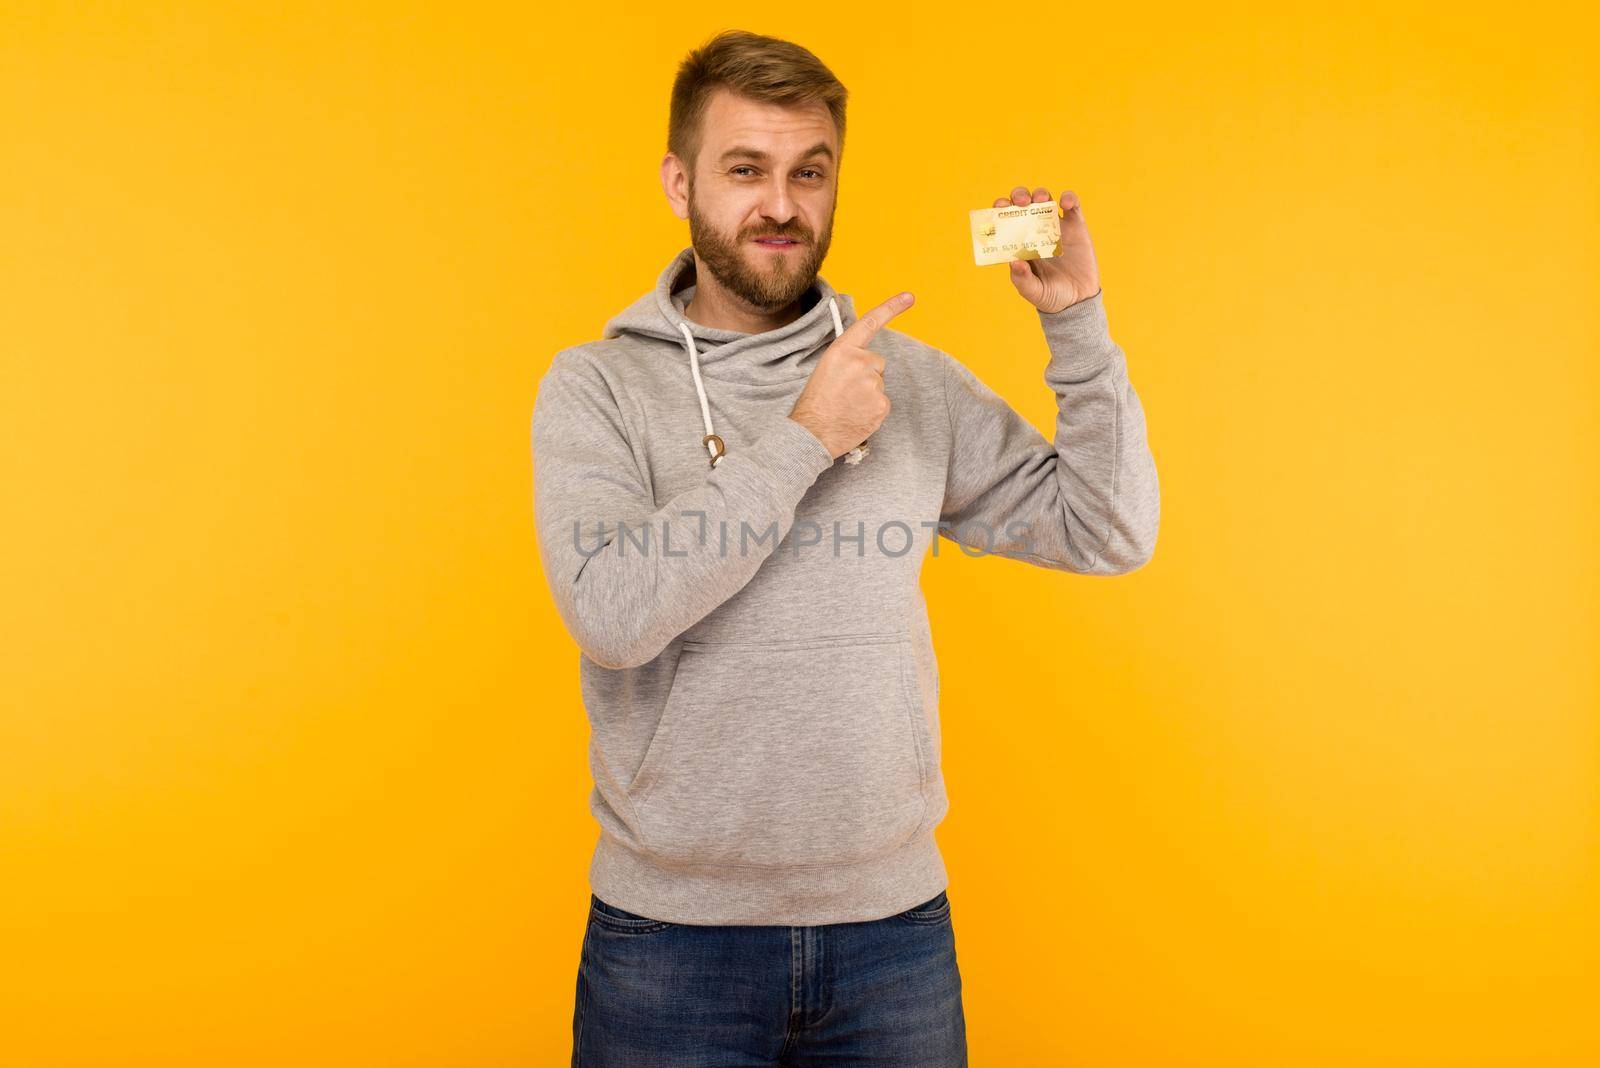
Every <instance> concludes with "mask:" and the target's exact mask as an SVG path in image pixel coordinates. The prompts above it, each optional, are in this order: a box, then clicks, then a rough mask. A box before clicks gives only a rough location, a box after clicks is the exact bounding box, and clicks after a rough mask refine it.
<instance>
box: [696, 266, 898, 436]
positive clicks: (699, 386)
mask: <svg viewBox="0 0 1600 1068" xmlns="http://www.w3.org/2000/svg"><path fill="white" fill-rule="evenodd" d="M828 310H829V311H830V312H832V313H833V336H834V337H839V336H840V335H841V334H843V333H844V320H843V319H841V318H840V317H839V305H838V303H837V302H835V301H834V299H833V298H832V297H829V298H828ZM678 329H679V330H682V331H683V340H684V341H685V342H686V343H687V344H688V346H689V370H690V372H691V373H693V375H694V390H695V392H696V393H698V394H699V395H700V417H701V418H702V419H704V420H705V424H706V436H705V437H704V438H702V439H701V441H702V442H704V444H705V447H706V451H708V452H709V453H710V454H711V466H712V467H716V466H717V465H718V464H719V463H721V462H722V457H723V454H724V453H725V452H726V449H725V448H724V446H723V444H722V439H721V438H720V437H718V436H717V435H716V434H715V433H714V432H713V431H712V427H711V405H710V404H709V403H707V401H706V386H705V383H704V382H703V381H701V379H700V352H699V350H698V349H696V348H695V344H694V332H693V331H691V330H690V329H689V324H688V323H685V322H683V321H682V320H681V319H680V320H679V321H678ZM866 454H867V446H866V443H864V442H863V443H862V444H860V445H857V446H856V447H855V448H853V449H851V450H850V451H849V453H847V454H846V455H845V461H844V462H845V463H847V464H858V463H860V462H861V458H862V457H863V456H865V455H866Z"/></svg>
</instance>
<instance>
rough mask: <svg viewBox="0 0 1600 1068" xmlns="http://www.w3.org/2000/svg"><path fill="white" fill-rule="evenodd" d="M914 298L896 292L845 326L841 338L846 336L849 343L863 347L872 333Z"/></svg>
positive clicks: (908, 294)
mask: <svg viewBox="0 0 1600 1068" xmlns="http://www.w3.org/2000/svg"><path fill="white" fill-rule="evenodd" d="M915 300H916V298H915V297H913V296H912V295H911V294H910V293H896V294H895V295H894V296H892V297H890V298H889V299H888V300H886V301H884V302H883V303H882V304H880V305H878V306H877V307H876V308H873V309H872V310H871V311H869V312H867V314H865V315H863V316H861V317H860V318H859V319H857V320H856V321H855V322H853V323H851V324H850V325H849V326H848V327H846V328H845V331H844V333H843V334H842V335H840V338H841V340H843V339H845V338H848V339H849V341H850V344H852V345H857V346H861V347H865V346H866V344H867V342H868V341H871V340H872V336H873V335H874V334H876V333H877V332H878V331H879V330H882V329H883V328H884V327H885V326H886V325H888V323H889V320H890V319H893V318H894V317H895V316H896V315H899V314H900V313H901V312H903V311H905V310H906V309H907V308H909V307H911V304H912V302H913V301H915Z"/></svg>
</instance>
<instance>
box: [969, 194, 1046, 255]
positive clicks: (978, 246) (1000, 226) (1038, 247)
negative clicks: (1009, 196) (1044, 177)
mask: <svg viewBox="0 0 1600 1068" xmlns="http://www.w3.org/2000/svg"><path fill="white" fill-rule="evenodd" d="M1059 210H1060V205H1058V204H1057V203H1056V202H1055V201H1053V200H1041V201H1039V203H1037V204H1025V205H1020V206H1019V205H1016V204H1008V205H1006V206H1005V207H1003V208H979V209H977V210H976V211H974V212H972V258H973V259H974V260H976V261H977V263H978V266H980V267H982V266H983V265H984V264H987V263H1009V262H1010V261H1012V260H1041V259H1046V258H1048V257H1050V256H1059V255H1061V216H1060V215H1058V214H1056V213H1057V212H1058V211H1059Z"/></svg>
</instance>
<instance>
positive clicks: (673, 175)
mask: <svg viewBox="0 0 1600 1068" xmlns="http://www.w3.org/2000/svg"><path fill="white" fill-rule="evenodd" d="M661 191H662V192H664V193H666V194H667V202H668V203H670V204H671V205H672V213H673V214H674V215H676V216H677V217H678V218H680V219H687V218H688V217H689V172H688V171H687V170H685V169H684V166H683V161H682V160H680V159H678V157H677V156H676V155H674V154H673V153H671V152H668V153H667V154H666V157H665V158H663V159H662V161H661Z"/></svg>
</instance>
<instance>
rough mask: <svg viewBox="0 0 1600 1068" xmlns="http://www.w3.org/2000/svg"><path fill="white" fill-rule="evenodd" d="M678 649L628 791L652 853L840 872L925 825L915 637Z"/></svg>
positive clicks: (924, 752) (924, 742)
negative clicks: (667, 686) (651, 735)
mask: <svg viewBox="0 0 1600 1068" xmlns="http://www.w3.org/2000/svg"><path fill="white" fill-rule="evenodd" d="M680 644H681V655H680V656H679V659H678V666H677V673H676V675H675V677H674V679H673V684H672V690H671V692H670V694H669V695H668V697H667V703H666V706H665V708H664V709H663V711H662V715H661V720H660V723H659V725H658V726H657V728H656V734H655V738H654V739H653V740H652V741H651V743H650V747H649V750H648V752H646V754H645V758H644V762H643V764H642V765H641V766H640V768H639V773H638V774H637V775H636V776H635V777H634V781H633V784H632V785H631V786H629V788H628V794H629V796H630V799H631V800H632V802H633V808H634V812H635V814H636V816H637V818H638V820H639V824H640V826H639V835H640V839H641V841H642V842H643V844H644V846H645V847H646V848H647V849H649V850H651V851H652V852H654V853H656V854H657V855H659V856H662V857H665V858H669V859H672V860H675V861H679V862H683V863H715V864H745V865H752V866H762V867H765V866H785V867H789V866H795V865H807V864H840V863H849V862H851V861H857V860H863V859H866V858H869V857H872V856H876V855H878V854H881V853H885V852H888V851H889V850H892V849H894V848H895V847H897V846H899V845H901V844H902V843H904V842H905V841H907V840H908V839H909V838H910V837H911V836H912V834H914V833H915V832H916V831H917V829H918V828H919V827H920V826H921V824H922V818H923V816H924V815H925V813H926V804H927V802H926V797H925V793H924V789H925V786H926V783H927V780H928V778H929V776H930V773H929V771H928V770H927V768H928V762H929V760H930V756H929V739H928V737H927V724H926V720H925V718H924V716H923V714H922V710H921V709H922V702H921V700H920V697H919V696H918V695H917V694H916V693H915V689H914V687H915V676H914V674H913V664H914V661H913V659H912V653H911V644H910V641H909V639H907V638H904V637H901V636H898V635H882V634H872V635H841V636H835V637H828V638H811V639H804V640H799V641H790V642H770V643H759V642H699V641H684V642H682V643H680Z"/></svg>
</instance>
